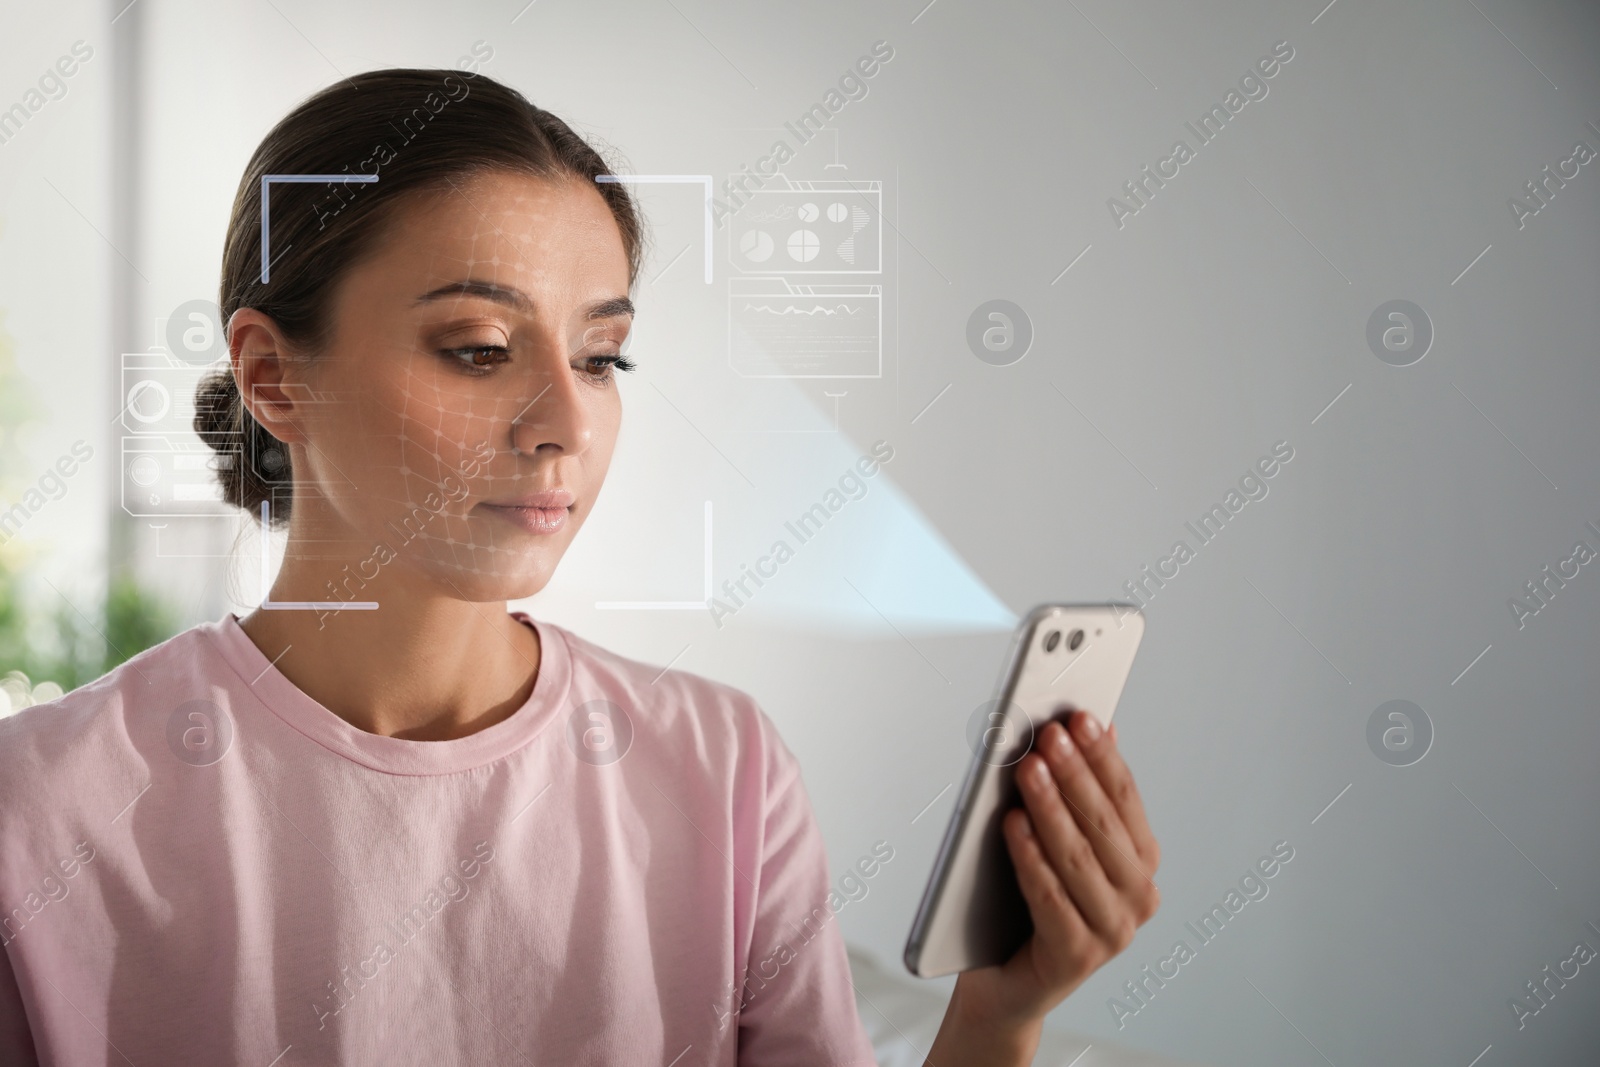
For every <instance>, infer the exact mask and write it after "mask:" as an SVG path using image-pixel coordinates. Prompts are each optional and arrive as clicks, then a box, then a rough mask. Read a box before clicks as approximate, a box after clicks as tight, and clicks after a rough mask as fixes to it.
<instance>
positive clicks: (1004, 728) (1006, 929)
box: [904, 602, 1144, 978]
mask: <svg viewBox="0 0 1600 1067" xmlns="http://www.w3.org/2000/svg"><path fill="white" fill-rule="evenodd" d="M1143 637H1144V615H1143V613H1141V612H1140V611H1139V609H1138V608H1137V607H1136V606H1134V605H1132V604H1124V603H1118V602H1112V603H1102V604H1040V605H1039V606H1038V607H1036V608H1034V609H1033V610H1032V611H1030V612H1029V613H1028V615H1027V617H1026V618H1024V619H1023V620H1022V622H1021V624H1020V625H1019V626H1018V627H1017V632H1016V634H1015V636H1013V637H1012V640H1011V646H1010V649H1009V650H1008V652H1007V653H1006V658H1005V665H1004V668H1003V669H1002V671H1001V673H1000V684H999V687H998V689H997V693H996V697H995V699H994V700H992V701H989V702H988V703H987V704H986V705H984V706H983V707H982V708H980V709H979V710H978V711H977V712H975V713H974V716H973V718H972V720H971V722H969V724H968V730H967V740H968V743H969V745H970V746H971V748H972V752H973V756H972V762H971V764H970V765H969V767H968V769H967V777H966V781H965V782H964V783H963V785H962V787H961V794H960V796H959V798H958V799H957V801H956V808H955V811H954V812H953V813H952V814H951V816H950V823H949V825H948V826H947V827H946V829H945V834H944V840H943V842H942V843H941V844H940V846H939V853H938V856H937V858H936V859H935V860H934V863H933V872H932V874H930V875H929V877H928V885H927V888H926V889H925V890H923V894H922V903H921V905H919V906H918V908H917V917H916V919H915V920H914V921H913V922H912V925H911V934H910V936H909V937H908V938H907V939H906V950H905V957H904V959H905V965H906V969H907V970H909V971H910V972H911V973H912V974H914V975H916V976H917V977H919V978H938V977H940V976H941V975H946V974H954V973H955V972H957V971H967V970H971V969H973V968H975V967H988V966H992V965H995V964H1000V963H1004V962H1006V961H1007V960H1009V959H1010V958H1011V957H1012V956H1013V955H1014V954H1015V953H1016V951H1017V950H1018V949H1019V948H1021V947H1022V946H1023V945H1024V944H1025V943H1026V942H1027V940H1028V938H1029V937H1031V936H1032V935H1033V919H1032V917H1031V916H1030V915H1029V914H1028V904H1027V901H1026V900H1025V899H1024V898H1023V896H1022V889H1021V887H1020V886H1018V884H1017V875H1016V870H1015V868H1014V867H1013V866H1012V863H1011V852H1010V850H1009V849H1008V848H1007V847H1006V842H1005V834H1004V831H1003V830H1002V829H1001V820H1002V819H1003V818H1004V817H1005V814H1006V812H1008V811H1010V810H1011V809H1012V808H1014V807H1017V806H1019V805H1020V804H1021V803H1022V794H1021V792H1020V790H1019V789H1018V787H1017V783H1016V765H1017V763H1018V761H1020V760H1021V759H1022V757H1023V756H1025V755H1027V753H1028V752H1029V751H1030V750H1031V749H1032V748H1033V746H1034V741H1035V739H1036V738H1037V737H1038V735H1039V731H1040V730H1042V729H1043V728H1044V726H1045V725H1046V724H1048V723H1049V722H1050V721H1051V720H1052V719H1057V720H1060V721H1061V722H1062V723H1063V724H1065V722H1066V719H1067V716H1068V715H1069V714H1070V713H1071V712H1073V711H1078V710H1082V711H1087V712H1088V713H1089V714H1091V715H1093V716H1095V717H1096V718H1097V719H1099V720H1100V725H1101V726H1109V725H1110V723H1111V716H1112V714H1113V713H1114V712H1115V711H1116V709H1117V701H1118V699H1119V698H1120V697H1121V696H1122V688H1123V685H1124V684H1125V683H1126V682H1127V680H1128V671H1129V669H1130V668H1131V667H1132V666H1133V657H1134V654H1135V653H1136V652H1137V651H1138V650H1139V641H1140V639H1141V638H1143Z"/></svg>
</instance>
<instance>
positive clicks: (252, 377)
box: [228, 308, 306, 444]
mask: <svg viewBox="0 0 1600 1067" xmlns="http://www.w3.org/2000/svg"><path fill="white" fill-rule="evenodd" d="M228 359H229V361H230V362H231V363H232V365H233V380H234V381H235V382H237V383H238V386H239V399H240V402H241V403H243V405H244V409H245V411H247V412H249V414H250V415H251V417H252V418H254V419H255V420H256V422H258V423H260V425H261V428H262V429H264V430H266V431H267V432H268V433H270V434H271V435H272V436H273V437H276V438H277V439H278V440H280V441H282V442H284V443H285V444H290V443H304V441H305V439H306V437H305V433H304V431H303V428H302V427H301V425H300V416H301V415H302V414H303V413H302V412H301V411H300V410H299V409H298V408H297V407H296V405H295V402H294V397H295V396H296V395H304V390H303V389H300V388H297V387H296V386H295V384H294V378H293V377H292V375H293V370H292V369H291V364H293V363H294V362H295V357H294V353H293V348H292V346H291V345H290V344H289V342H288V340H287V339H286V338H285V337H284V336H283V333H282V332H281V331H280V330H279V329H278V324H277V323H275V322H273V321H272V317H271V316H270V315H267V314H265V313H263V312H261V311H258V310H256V309H255V308H240V309H238V310H237V311H235V312H234V313H233V315H232V316H231V317H230V318H229V319H228Z"/></svg>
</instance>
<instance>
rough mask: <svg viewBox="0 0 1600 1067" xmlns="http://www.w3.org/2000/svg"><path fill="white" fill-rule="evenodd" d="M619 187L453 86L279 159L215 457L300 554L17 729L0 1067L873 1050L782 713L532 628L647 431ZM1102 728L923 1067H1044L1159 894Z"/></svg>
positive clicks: (0, 783)
mask: <svg viewBox="0 0 1600 1067" xmlns="http://www.w3.org/2000/svg"><path fill="white" fill-rule="evenodd" d="M608 170H609V168H608V167H607V166H606V165H605V163H604V162H603V160H602V159H601V157H600V156H599V155H597V154H596V152H595V151H594V150H593V149H592V148H591V147H590V146H589V145H588V144H587V143H585V141H584V140H583V139H582V138H581V137H579V136H578V135H577V134H575V133H574V132H573V131H572V130H571V129H570V128H569V127H568V126H567V125H566V124H565V123H563V122H562V121H561V120H560V119H558V118H556V117H555V116H553V115H551V114H550V113H548V112H545V111H542V110H539V109H538V108H535V107H534V106H533V105H531V104H529V103H528V102H527V101H526V100H525V99H524V98H523V97H522V96H521V95H519V94H518V93H516V92H515V91H513V90H511V89H509V88H507V87H505V86H503V85H501V84H499V83H497V82H494V81H493V80H491V79H489V78H487V77H484V76H473V75H469V74H466V73H463V72H446V71H429V70H388V71H376V72H371V73H367V74H361V75H357V76H355V77H353V78H350V79H347V80H345V81H343V82H340V83H339V84H337V85H335V86H333V87H331V88H329V89H327V90H325V91H323V92H321V93H319V94H317V95H316V96H314V97H312V98H311V99H309V100H307V101H306V102H305V103H303V104H302V105H301V106H300V107H298V108H297V109H296V110H295V111H294V112H293V113H291V114H290V115H289V116H288V117H286V118H285V119H284V120H283V121H282V122H280V123H279V124H278V125H277V126H276V127H275V128H274V129H273V130H272V131H271V132H270V133H269V134H268V135H267V137H266V139H265V140H264V141H263V142H262V144H261V146H260V147H259V148H258V149H257V151H256V153H255V155H254V156H253V157H252V159H251V161H250V163H249V166H248V167H247V169H246V172H245V175H244V178H243V181H242V182H241V184H240V187H239V192H238V196H237V198H236V200H235V202H234V208H233V215H232V219H231V221H230V224H229V230H228V235H227V241H226V246H225V250H224V256H223V278H222V290H221V292H222V299H221V308H222V312H223V316H224V319H225V321H226V322H227V337H228V343H229V355H230V366H229V368H228V369H227V370H225V371H222V372H219V373H217V374H215V375H214V376H212V377H210V378H209V379H208V380H207V381H205V382H204V383H203V385H202V386H201V389H200V392H199V395H198V397H197V404H196V408H197V412H198V414H197V416H196V429H197V430H198V431H199V433H200V434H201V436H202V437H203V438H204V439H205V440H206V441H207V442H208V443H210V444H211V445H212V447H213V448H214V449H215V450H216V451H217V454H218V456H219V464H218V466H219V475H220V477H221V480H222V484H223V488H224V493H225V497H226V499H227V500H228V501H229V502H231V503H233V504H235V505H237V506H239V507H241V508H244V509H246V510H248V511H249V512H250V513H251V514H252V515H253V516H258V517H260V518H261V519H262V520H263V521H265V522H267V523H269V524H270V525H271V526H274V527H279V528H286V529H287V531H288V543H287V549H286V553H285V557H284V561H283V565H282V568H281V570H280V571H279V573H278V576H277V578H276V580H275V581H274V583H273V585H272V588H271V590H270V594H269V598H268V601H267V602H266V603H264V604H263V606H262V608H261V609H259V610H257V611H254V612H252V613H250V614H249V615H248V616H247V617H245V618H244V619H239V618H237V617H236V616H234V615H232V614H229V615H228V616H226V617H225V618H223V619H222V620H221V621H219V622H214V623H206V624H202V625H199V626H196V627H194V628H192V629H190V630H188V631H185V632H184V633H181V634H179V635H177V636H176V637H174V638H172V639H170V640H168V641H166V642H164V643H163V644H161V645H159V646H157V647H155V648H153V649H150V650H148V651H146V652H144V653H142V654H141V655H138V656H136V657H134V658H133V659H131V660H129V661H128V662H127V663H125V664H123V665H122V666H121V667H119V668H117V669H116V670H114V671H112V672H111V673H110V674H108V675H106V676H105V677H104V678H101V679H100V680H98V681H96V682H94V683H92V684H90V685H87V686H84V687H82V688H80V689H78V690H75V691H74V692H72V693H69V694H67V695H66V696H64V697H62V698H61V699H59V700H57V701H54V702H52V703H50V704H47V705H41V706H38V707H36V708H32V709H29V710H27V711H24V712H22V713H21V714H19V715H17V716H14V717H13V718H11V719H8V720H5V721H4V722H0V846H3V850H4V851H3V854H4V856H5V866H4V870H3V871H0V907H3V908H4V909H6V911H5V918H4V922H3V937H4V941H5V948H6V956H5V959H6V961H7V963H8V964H9V965H8V966H6V967H4V968H0V1060H3V1061H4V1062H5V1063H26V1062H41V1063H47V1064H51V1063H73V1064H78V1063H91V1062H92V1063H123V1062H129V1063H135V1064H139V1065H141V1067H142V1065H144V1064H153V1063H162V1064H170V1063H206V1064H215V1063H257V1064H263V1065H266V1064H284V1065H287V1064H291V1063H329V1062H387V1061H391V1060H393V1061H399V1062H416V1063H487V1062H496V1063H515V1062H528V1063H560V1064H573V1063H596V1064H601V1063H605V1064H614V1063H624V1062H626V1063H647V1062H649V1063H661V1064H668V1063H681V1064H685V1065H687V1064H691V1063H692V1064H707V1063H716V1064H732V1063H739V1064H790V1063H793V1064H852V1065H863V1067H864V1065H866V1064H870V1063H872V1052H871V1048H870V1046H869V1044H868V1042H867V1039H866V1036H865V1032H864V1030H863V1029H862V1026H861V1022H860V1020H859V1018H858V1017H857V1015H856V1012H855V1005H854V1000H853V996H852V988H851V983H850V974H849V970H848V965H847V962H846V956H845V952H844V946H843V942H842V940H841V938H840V936H839V932H838V928H837V926H836V925H833V924H831V923H829V922H828V921H827V920H828V919H830V918H831V917H832V916H831V913H830V911H829V909H828V908H827V907H826V906H824V902H825V901H826V899H827V897H828V893H829V878H828V870H827V858H826V853H825V851H824V849H823V844H822V841H821V839H820V836H819V834H818V831H817V828H816V825H815V822H814V819H813V815H812V811H811V807H810V803H809V800H808V797H807V794H806V791H805V787H804V785H803V782H802V780H801V778H800V772H799V767H798V766H797V764H796V762H795V759H794V757H793V756H792V755H791V754H790V752H789V750H788V749H787V748H786V747H785V746H784V744H783V741H782V740H781V739H780V738H779V736H778V734H777V733H776V731H775V730H774V728H773V725H772V723H771V722H770V721H769V720H768V718H767V717H766V715H765V714H764V713H763V712H762V711H761V709H760V708H759V707H758V706H757V705H756V704H755V702H754V701H753V700H752V699H751V698H750V697H748V696H747V695H745V694H744V693H742V692H739V691H737V690H735V689H732V688H730V687H728V686H725V685H721V684H718V683H716V682H712V681H709V680H707V679H704V678H701V677H699V676H696V675H694V674H690V673H687V672H683V671H674V670H661V669H658V668H657V667H654V666H651V665H648V664H644V663H640V662H637V661H634V660H630V659H626V658H623V657H621V656H618V655H615V654H613V653H611V652H608V651H606V650H605V649H603V648H600V647H598V646H596V645H594V644H592V643H590V642H588V641H585V640H583V639H582V638H580V637H578V636H577V635H575V634H573V633H571V632H569V631H567V630H565V629H563V628H561V627H559V626H555V625H553V624H551V623H548V622H540V621H538V620H535V619H532V618H529V617H528V616H527V615H525V614H522V613H520V612H518V613H507V612H506V611H505V607H504V606H505V601H507V600H508V599H518V598H522V597H527V596H530V595H532V594H534V593H537V592H538V591H539V590H540V589H542V588H544V586H545V585H546V583H547V582H548V581H549V580H550V576H551V573H552V572H553V571H554V570H555V567H556V564H557V563H558V561H559V560H560V559H561V556H562V553H563V552H565V551H566V549H567V546H568V545H569V544H570V543H571V541H572V538H573V537H574V536H575V535H576V533H577V531H578V529H579V527H581V526H582V525H583V522H584V520H585V518H586V517H587V516H588V514H589V513H590V511H591V510H592V509H593V507H594V504H595V500H596V497H597V496H598V494H599V491H600V487H601V484H602V482H603V480H604V477H605V474H606V469H607V466H608V464H609V462H610V459H611V452H612V448H613V446H614V444H615V442H616V437H617V431H618V427H619V424H620V420H621V405H620V398H619V396H618V393H617V388H616V383H615V380H614V375H615V372H616V371H617V370H618V369H621V370H629V369H631V367H632V364H631V362H630V361H629V360H628V359H627V357H626V356H624V355H622V353H621V348H622V345H623V343H624V341H625V340H626V338H627V335H628V331H629V328H630V326H631V324H632V315H633V307H632V304H631V303H630V301H629V299H628V295H629V293H630V292H631V290H632V287H633V284H634V281H635V279H636V276H637V273H638V269H639V263H640V259H641V245H642V228H641V225H640V221H639V218H638V215H637V212H636V209H635V206H634V203H633V201H632V199H631V198H630V195H629V193H628V191H627V187H626V186H625V185H623V184H620V183H615V182H598V181H596V180H595V179H596V176H597V175H602V174H605V173H608ZM304 175H319V176H324V180H319V181H312V182H306V181H289V180H285V176H304ZM328 175H349V176H350V177H351V178H364V179H371V178H372V177H373V176H375V177H376V180H375V181H374V180H361V181H357V180H351V181H345V182H330V181H327V180H325V178H326V176H328ZM268 176H272V177H273V180H272V181H270V182H266V183H265V184H266V185H267V187H268V189H269V193H268V194H267V195H268V196H269V198H270V199H269V201H268V203H266V204H263V202H262V195H263V194H262V189H263V185H264V181H263V179H264V178H267V177H268ZM264 219H265V220H266V221H265V223H264V221H263V220H264ZM264 231H265V235H266V238H267V242H268V247H267V249H266V251H263V246H262V242H263V233H264ZM641 534H642V536H644V537H648V536H649V529H648V527H647V526H645V527H643V528H642V529H641ZM1081 727H1082V724H1074V730H1075V731H1077V738H1076V741H1077V745H1076V747H1074V746H1073V745H1072V744H1071V743H1070V742H1067V743H1065V744H1064V745H1061V742H1062V741H1064V739H1065V736H1066V735H1065V733H1064V732H1061V731H1060V730H1059V728H1052V729H1051V730H1050V731H1047V732H1046V734H1045V735H1044V737H1043V740H1044V742H1045V743H1044V744H1042V745H1041V751H1043V752H1045V753H1046V754H1047V755H1048V756H1049V763H1048V766H1047V764H1046V761H1045V760H1044V759H1043V758H1041V756H1040V755H1038V754H1031V755H1029V756H1028V757H1027V758H1026V759H1025V760H1024V761H1023V764H1022V765H1020V766H1019V770H1021V771H1022V772H1023V780H1024V782H1030V781H1035V779H1034V778H1032V777H1031V772H1033V771H1036V770H1038V769H1040V768H1045V771H1046V774H1045V778H1044V779H1042V780H1040V784H1038V786H1037V788H1032V787H1030V789H1029V791H1028V807H1027V811H1026V812H1024V811H1023V810H1021V809H1019V810H1018V811H1017V812H1014V813H1012V815H1011V816H1010V817H1009V822H1008V824H1007V825H1008V832H1009V833H1011V835H1012V836H1011V839H1010V844H1011V849H1012V854H1013V856H1014V857H1015V860H1016V862H1017V864H1018V869H1019V872H1020V880H1021V883H1022V885H1023V887H1024V890H1025V893H1026V896H1027V899H1028V901H1029V906H1030V909H1031V911H1032V913H1033V916H1034V921H1035V926H1036V931H1037V932H1036V933H1035V935H1034V938H1033V940H1032V941H1031V942H1030V943H1029V944H1028V945H1027V946H1025V947H1024V948H1023V949H1022V950H1021V951H1019V952H1018V954H1017V956H1016V957H1015V958H1013V959H1012V960H1011V961H1010V962H1009V963H1008V964H1006V965H1005V966H1004V967H993V968H988V969H985V970H981V971H973V972H969V973H966V974H963V975H962V976H961V978H960V979H959V981H958V982H957V984H956V989H955V994H954V996H953V998H952V1001H951V1004H950V1007H949V1009H948V1014H947V1016H946V1019H945V1022H944V1026H943V1029H942V1030H941V1031H940V1033H939V1037H938V1041H937V1043H936V1044H935V1046H934V1048H933V1049H932V1050H930V1053H929V1061H930V1062H931V1063H938V1064H941V1065H949V1064H968V1063H1017V1064H1021V1063H1026V1062H1028V1061H1029V1059H1030V1058H1031V1056H1032V1051H1033V1048H1034V1045H1035V1043H1036V1042H1037V1039H1038V1035H1039V1028H1040V1023H1041V1020H1042V1019H1043V1017H1044V1015H1045V1013H1046V1012H1047V1011H1048V1010H1049V1009H1050V1008H1051V1007H1053V1006H1054V1005H1055V1004H1057V1003H1059V1002H1060V1000H1061V999H1062V997H1064V996H1065V995H1066V994H1067V993H1068V992H1069V991H1070V990H1071V989H1073V988H1074V987H1075V986H1076V985H1078V984H1079V983H1080V982H1081V981H1082V980H1083V979H1084V978H1085V977H1086V976H1087V975H1088V974H1089V973H1090V972H1091V971H1093V970H1094V969H1095V968H1096V967H1098V966H1099V965H1100V964H1101V963H1102V962H1104V961H1105V960H1106V959H1107V958H1109V956H1110V955H1112V954H1114V953H1115V952H1117V951H1119V950H1120V949H1121V948H1122V947H1123V946H1124V945H1126V943H1127V942H1128V940H1129V939H1130V938H1131V937H1132V934H1133V931H1134V929H1135V927H1136V926H1137V925H1138V924H1139V923H1140V922H1143V921H1144V920H1145V919H1147V918H1148V917H1149V915H1150V914H1151V913H1152V912H1153V911H1154V908H1155V904H1156V893H1155V888H1154V885H1153V884H1152V883H1151V882H1150V879H1149V877H1148V876H1149V874H1150V873H1151V872H1153V871H1154V869H1155V863H1156V845H1155V842H1154V840H1153V838H1152V837H1151V835H1150V831H1149V828H1148V826H1147V825H1146V822H1145V819H1144V816H1143V814H1142V811H1141V809H1140V804H1139V798H1138V793H1137V791H1136V790H1135V789H1134V787H1133V783H1132V779H1131V778H1130V777H1129V775H1128V772H1127V768H1126V767H1125V766H1124V765H1123V763H1122V761H1121V759H1120V758H1119V757H1118V755H1117V753H1116V750H1115V735H1114V732H1113V733H1112V734H1110V735H1107V736H1101V737H1095V736H1093V735H1092V734H1091V733H1090V732H1087V731H1083V730H1082V729H1081ZM1057 746H1060V747H1057ZM1051 783H1053V787H1052V784H1051ZM1069 801H1070V803H1071V805H1072V806H1073V807H1075V808H1076V812H1075V813H1074V812H1072V811H1071V810H1069V804H1068V802H1069ZM1080 822H1081V823H1082V824H1083V825H1084V826H1086V827H1089V829H1088V830H1087V836H1086V833H1085V830H1083V829H1080V828H1079V824H1080ZM1030 827H1032V828H1033V829H1032V830H1030V829H1029V828H1030ZM774 949H778V950H779V951H777V952H774ZM772 960H776V961H777V963H778V966H777V969H776V971H775V972H773V971H772V970H771V967H770V966H763V967H762V968H761V969H760V973H756V968H755V967H753V966H752V963H753V962H760V963H763V964H766V963H768V961H772Z"/></svg>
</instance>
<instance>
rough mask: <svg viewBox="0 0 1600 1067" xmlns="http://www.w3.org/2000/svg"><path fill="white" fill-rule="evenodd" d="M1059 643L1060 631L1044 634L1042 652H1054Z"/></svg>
mask: <svg viewBox="0 0 1600 1067" xmlns="http://www.w3.org/2000/svg"><path fill="white" fill-rule="evenodd" d="M1060 643H1061V631H1060V630H1051V631H1050V632H1049V633H1047V634H1045V636H1044V650H1045V651H1046V652H1054V651H1055V650H1056V646H1057V645H1059V644H1060Z"/></svg>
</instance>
